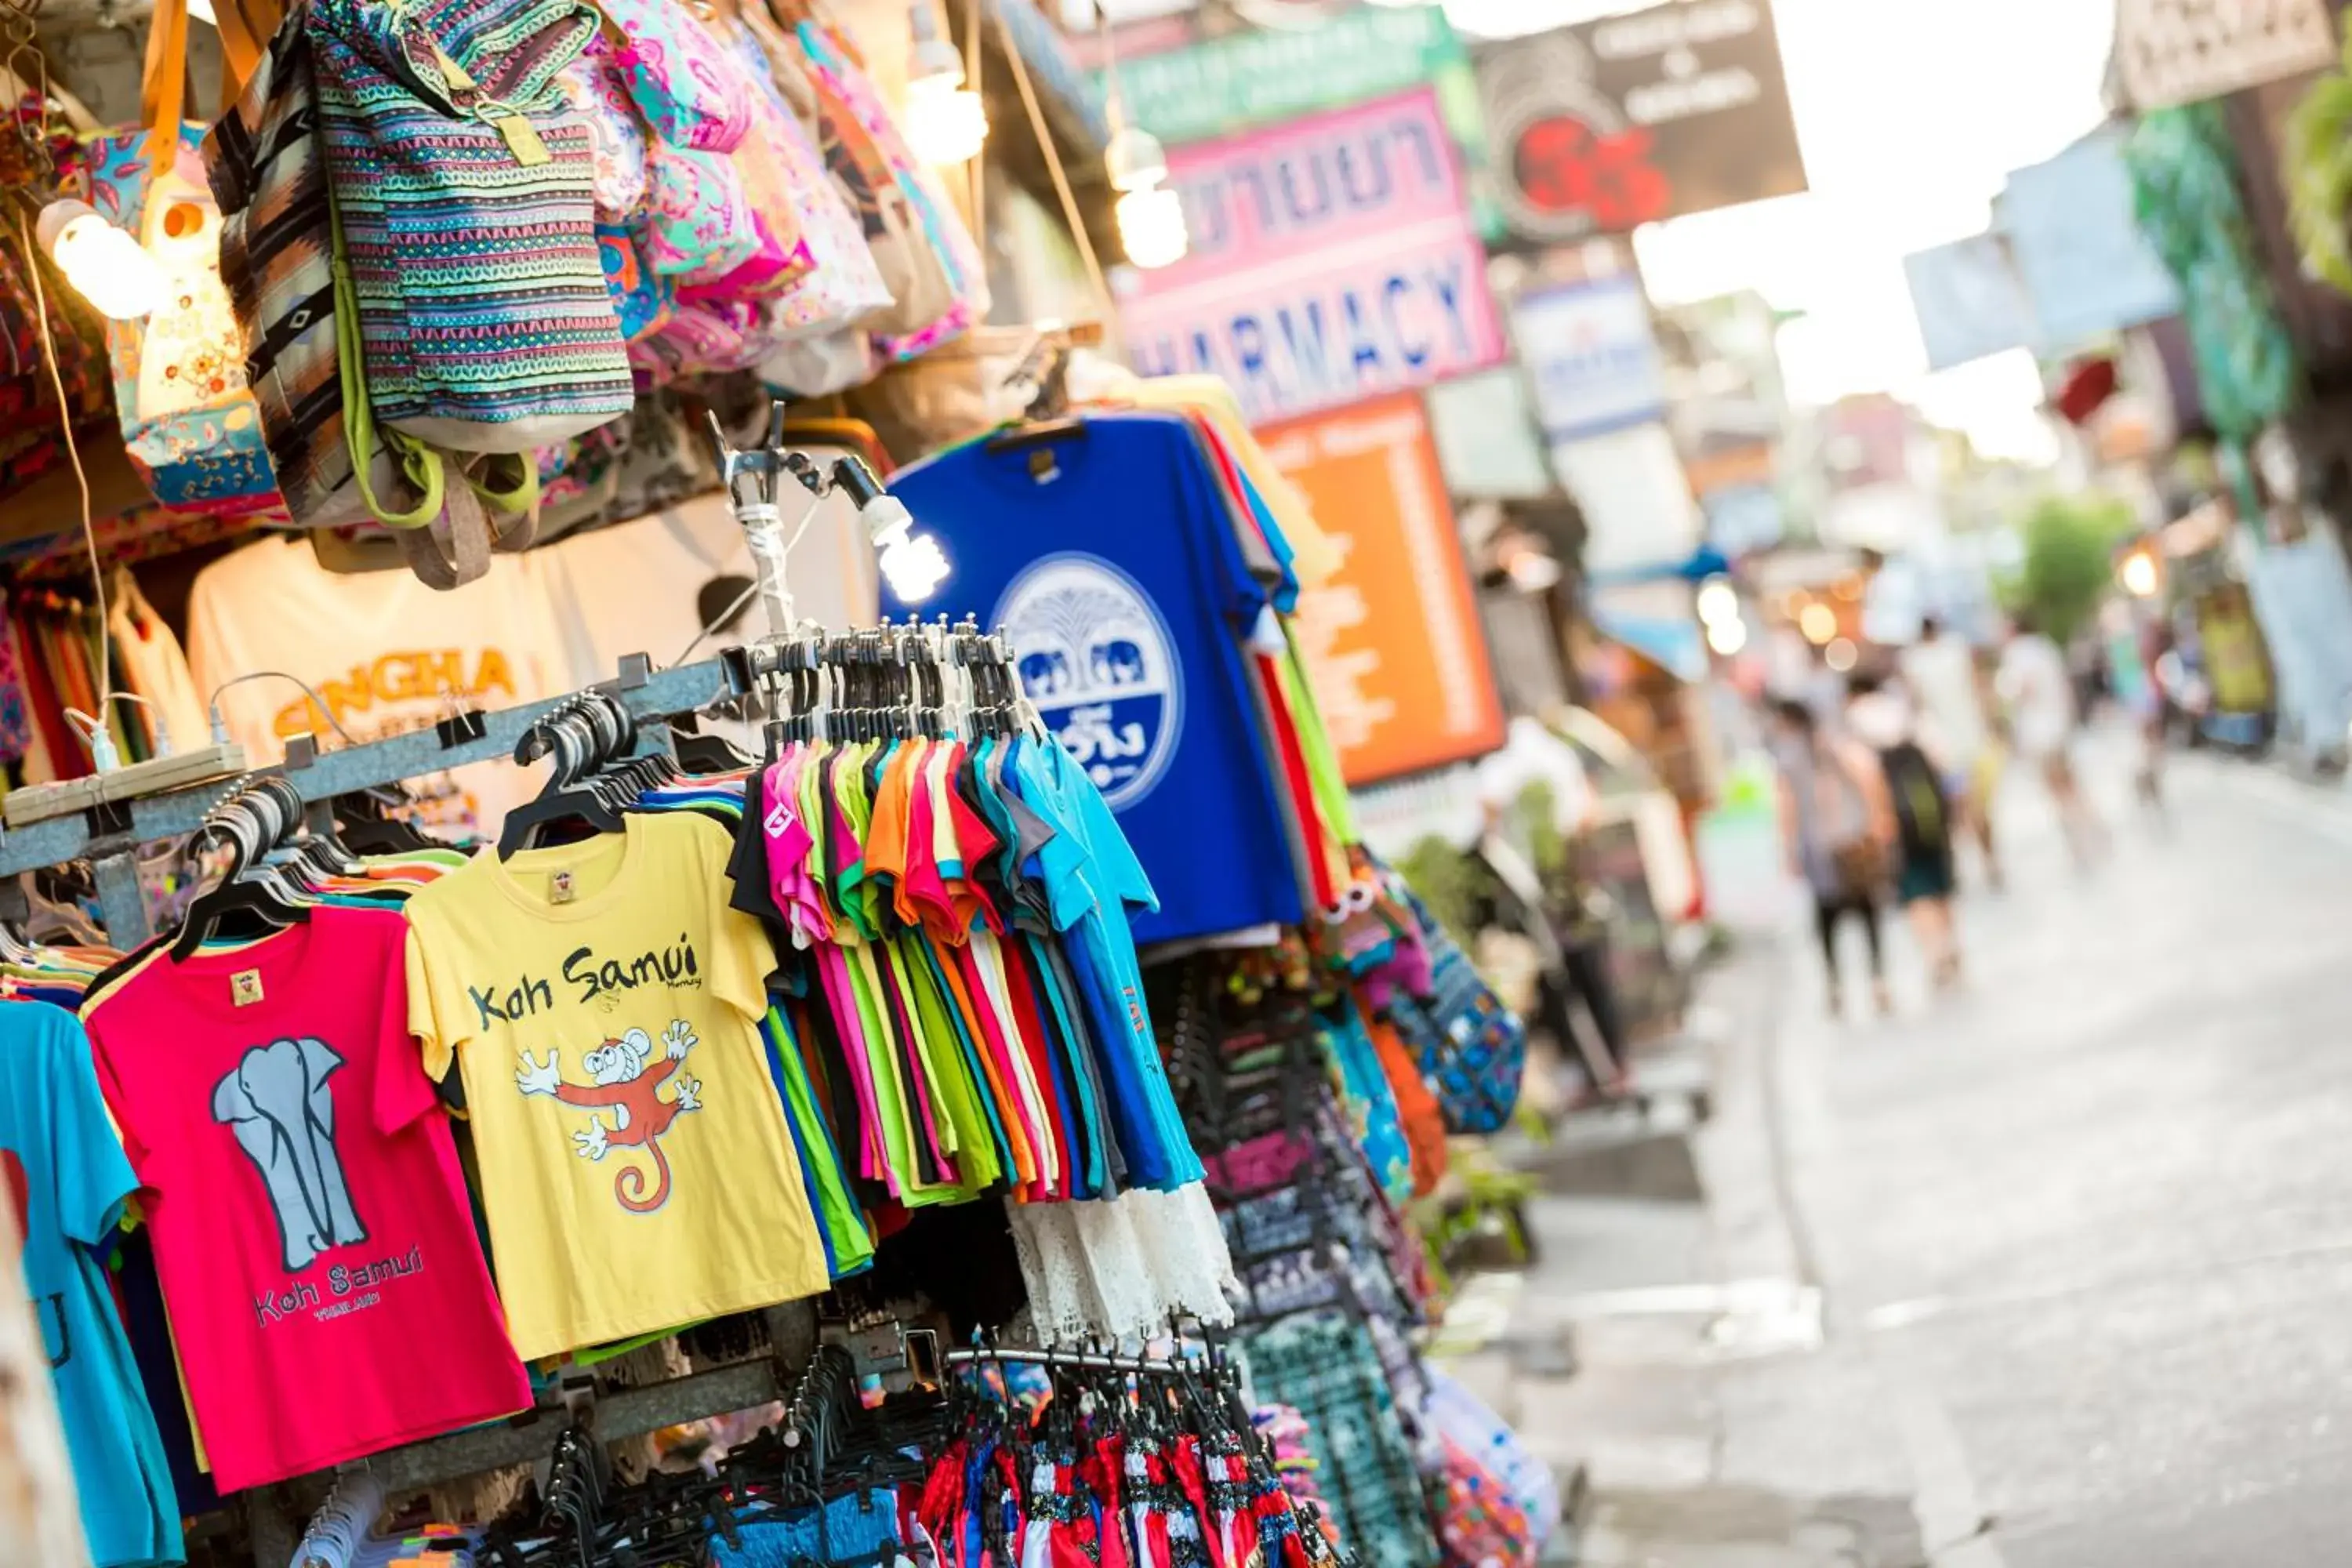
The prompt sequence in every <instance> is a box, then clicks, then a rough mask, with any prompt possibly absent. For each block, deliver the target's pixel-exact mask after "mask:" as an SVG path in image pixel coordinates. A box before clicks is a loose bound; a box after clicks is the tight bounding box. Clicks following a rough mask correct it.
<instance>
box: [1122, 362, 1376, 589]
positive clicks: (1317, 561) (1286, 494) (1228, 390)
mask: <svg viewBox="0 0 2352 1568" xmlns="http://www.w3.org/2000/svg"><path fill="white" fill-rule="evenodd" d="M1124 395H1125V396H1127V397H1129V398H1130V399H1131V400H1132V401H1133V402H1134V403H1135V405H1136V406H1137V407H1139V408H1157V409H1162V410H1168V409H1188V410H1190V411H1192V413H1195V414H1198V415H1200V416H1202V417H1203V418H1205V419H1206V420H1208V422H1209V423H1210V424H1211V425H1212V426H1214V427H1215V429H1216V432H1217V434H1218V435H1219V436H1220V437H1223V439H1224V443H1225V449H1226V450H1227V451H1229V452H1231V453H1232V454H1233V457H1234V463H1235V464H1236V465H1238V466H1239V467H1240V468H1241V470H1242V472H1243V473H1244V474H1246V475H1248V476H1249V482H1250V484H1251V485H1252V487H1253V488H1255V489H1256V491H1257V494H1258V499H1259V500H1262V501H1264V502H1265V509H1266V510H1267V511H1268V512H1270V513H1272V514H1273V517H1274V521H1275V526H1276V527H1277V528H1279V529H1281V530H1282V534H1283V537H1284V538H1285V539H1286V540H1288V541H1289V542H1290V554H1291V561H1290V572H1291V575H1292V576H1294V577H1297V579H1298V585H1299V586H1300V587H1302V588H1312V587H1315V586H1317V585H1318V584H1323V583H1328V582H1329V581H1330V580H1331V578H1332V577H1333V576H1334V575H1335V574H1337V573H1338V572H1339V547H1338V546H1337V545H1335V544H1333V543H1332V542H1331V536H1330V535H1329V534H1328V533H1326V532H1324V531H1323V530H1322V528H1321V527H1320V526H1319V525H1318V523H1317V522H1316V521H1315V512H1314V510H1313V509H1312V508H1310V507H1309V506H1308V505H1307V497H1306V495H1305V494H1304V493H1303V492H1302V491H1301V490H1300V489H1299V488H1298V487H1297V485H1295V484H1292V483H1291V482H1290V479H1289V477H1288V476H1287V475H1286V474H1284V473H1283V471H1282V470H1281V469H1280V468H1276V467H1275V466H1274V459H1273V458H1269V457H1267V456H1266V455H1265V447H1261V446H1259V445H1258V442H1257V437H1255V436H1253V435H1251V434H1250V427H1249V423H1248V421H1246V420H1244V418H1243V417H1242V405H1241V400H1240V399H1239V398H1237V397H1235V396H1234V389H1233V388H1232V387H1230V386H1227V385H1226V384H1225V383H1224V380H1223V377H1220V376H1214V375H1156V376H1147V377H1144V378H1142V379H1141V380H1139V381H1138V382H1137V383H1136V384H1135V385H1134V386H1133V387H1132V388H1130V389H1129V390H1128V391H1127V392H1126V393H1125V394H1124Z"/></svg>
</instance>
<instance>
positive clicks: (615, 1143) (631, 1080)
mask: <svg viewBox="0 0 2352 1568" xmlns="http://www.w3.org/2000/svg"><path fill="white" fill-rule="evenodd" d="M694 1044H695V1036H694V1030H693V1028H692V1027H691V1026H689V1025H688V1023H687V1022H686V1020H685V1019H683V1018H677V1019H673V1020H672V1021H671V1023H670V1026H669V1027H668V1028H667V1029H666V1030H665V1031H663V1033H662V1047H663V1051H662V1057H661V1059H659V1060H657V1061H652V1062H650V1064H649V1063H648V1058H651V1057H652V1056H653V1054H654V1042H653V1037H651V1036H650V1035H648V1034H646V1032H645V1031H644V1030H643V1029H631V1030H630V1031H629V1032H628V1033H626V1034H625V1035H623V1036H622V1037H620V1038H619V1039H617V1040H614V1039H608V1040H606V1041H605V1042H604V1044H603V1045H601V1046H599V1047H596V1048H595V1049H593V1050H592V1051H590V1052H589V1053H588V1054H587V1055H586V1056H585V1057H583V1058H582V1065H583V1066H584V1067H585V1068H587V1069H588V1077H589V1079H590V1081H589V1082H587V1083H584V1084H578V1083H566V1082H565V1081H564V1080H563V1073H562V1068H561V1067H560V1066H559V1065H558V1062H557V1058H558V1057H559V1056H560V1054H561V1053H560V1052H559V1051H557V1050H556V1049H555V1047H549V1048H548V1052H547V1060H546V1061H544V1062H541V1061H538V1060H536V1059H535V1058H533V1057H532V1055H531V1053H530V1052H529V1051H525V1052H523V1053H522V1067H521V1068H520V1070H518V1071H517V1072H516V1073H515V1086H516V1087H517V1088H519V1089H521V1090H522V1092H523V1093H525V1094H544V1095H550V1096H552V1097H553V1098H554V1099H555V1100H559V1101H561V1102H562V1103H563V1104H565V1105H569V1106H572V1107H573V1108H574V1109H576V1110H585V1111H587V1112H588V1125H587V1127H586V1128H584V1129H583V1130H582V1131H577V1132H574V1133H573V1134H572V1142H573V1143H574V1144H576V1145H577V1146H578V1148H579V1153H580V1157H581V1158H582V1159H583V1160H602V1159H603V1158H604V1156H605V1155H607V1154H609V1153H611V1152H613V1151H614V1150H615V1149H643V1150H645V1151H646V1152H647V1153H648V1154H651V1155H652V1156H653V1160H654V1180H653V1183H652V1187H653V1190H652V1191H651V1192H648V1191H646V1173H645V1172H644V1171H642V1170H640V1169H638V1168H637V1167H636V1166H635V1165H630V1166H627V1167H625V1169H623V1170H622V1172H621V1173H620V1174H619V1175H617V1176H614V1178H613V1195H614V1197H615V1198H617V1199H619V1200H620V1204H621V1206H622V1207H623V1208H625V1209H627V1210H628V1211H629V1212H630V1213H631V1214H651V1213H653V1212H654V1211H655V1210H656V1209H657V1208H659V1207H661V1206H662V1205H664V1204H666V1203H667V1202H668V1201H669V1156H668V1155H667V1154H665V1153H663V1152H662V1147H661V1142H660V1139H661V1135H662V1134H663V1133H665V1132H667V1131H669V1130H670V1124H671V1123H672V1122H674V1121H677V1119H678V1118H679V1117H681V1116H683V1115H685V1114H686V1113H687V1112H688V1111H689V1110H701V1109H702V1085H701V1084H700V1083H699V1082H698V1081H697V1080H696V1079H691V1078H688V1077H686V1076H684V1075H683V1074H680V1073H679V1072H678V1068H679V1066H680V1065H681V1064H683V1063H684V1062H685V1060H686V1053H687V1052H688V1051H689V1050H691V1049H693V1047H694ZM673 1077H675V1078H676V1079H677V1082H676V1084H675V1085H674V1086H673V1087H674V1089H675V1090H676V1092H675V1094H674V1095H673V1096H672V1098H670V1099H668V1100H664V1099H662V1098H661V1095H660V1093H659V1092H658V1091H659V1090H660V1089H661V1086H662V1085H663V1084H664V1083H667V1082H669V1081H670V1079H672V1078H673ZM606 1110H610V1111H611V1112H612V1113H613V1124H612V1126H611V1127H610V1128H607V1127H606V1126H605V1125H604V1114H603V1113H604V1111H606Z"/></svg>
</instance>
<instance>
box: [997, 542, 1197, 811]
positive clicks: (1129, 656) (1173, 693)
mask: <svg viewBox="0 0 2352 1568" xmlns="http://www.w3.org/2000/svg"><path fill="white" fill-rule="evenodd" d="M990 619H991V620H992V621H993V622H994V623H995V624H996V625H998V626H1003V628H1004V635H1005V636H1006V637H1009V638H1011V639H1012V642H1013V657H1014V662H1015V665H1016V667H1017V668H1019V670H1020V672H1021V687H1022V689H1023V690H1024V691H1026V692H1027V693H1028V694H1029V700H1030V701H1032V702H1034V703H1035V704H1036V706H1037V711H1038V712H1039V713H1040V714H1042V715H1043V716H1044V718H1045V722H1046V724H1047V725H1048V726H1049V727H1050V728H1051V729H1052V730H1053V731H1054V734H1055V739H1057V740H1059V741H1060V742H1062V748H1063V750H1065V751H1066V752H1069V753H1070V755H1071V756H1073V757H1075V758H1076V759H1077V762H1078V765H1079V766H1081V767H1083V768H1085V769H1086V770H1087V777H1089V778H1091V779H1093V780H1094V782H1095V787H1096V788H1097V789H1099V790H1101V791H1102V793H1103V799H1104V800H1106V801H1108V803H1109V804H1110V805H1111V807H1112V809H1114V810H1120V809H1124V808H1125V807H1127V806H1130V805H1134V804H1135V803H1136V802H1138V801H1139V800H1141V799H1142V798H1143V797H1144V796H1146V795H1150V793H1151V790H1152V787H1153V786H1154V785H1156V784H1159V782H1160V774H1161V773H1165V772H1166V771H1167V769H1168V763H1169V759H1171V757H1173V756H1174V755H1175V754H1176V742H1177V740H1178V738H1179V736H1180V735H1181V733H1182V731H1183V725H1184V672H1183V669H1182V668H1181V666H1180V665H1179V664H1178V663H1177V660H1176V643H1175V639H1174V638H1173V637H1170V636H1169V634H1168V623H1167V621H1165V620H1164V619H1162V618H1161V616H1160V607H1159V606H1158V605H1154V604H1153V603H1152V602H1151V599H1150V595H1147V594H1145V593H1144V591H1143V588H1142V586H1141V584H1138V583H1137V582H1136V580H1135V579H1134V578H1132V577H1130V576H1129V575H1128V574H1126V573H1124V572H1122V571H1120V570H1119V569H1118V567H1116V566H1114V565H1112V564H1111V563H1109V562H1108V561H1104V560H1102V559H1100V558H1098V557H1097V556H1093V555H1087V554H1083V553H1081V552H1076V551H1070V552H1065V553H1063V554H1059V555H1048V556H1046V557H1045V559H1044V560H1042V561H1039V562H1037V563H1035V564H1034V565H1033V566H1031V567H1030V568H1029V569H1028V570H1027V571H1025V572H1024V573H1022V574H1021V575H1020V576H1018V577H1015V578H1014V579H1013V582H1012V584H1011V585H1010V586H1008V587H1007V588H1006V589H1005V590H1004V594H1003V597H1002V598H1000V599H998V600H997V602H996V613H995V614H994V615H993V616H991V617H990Z"/></svg>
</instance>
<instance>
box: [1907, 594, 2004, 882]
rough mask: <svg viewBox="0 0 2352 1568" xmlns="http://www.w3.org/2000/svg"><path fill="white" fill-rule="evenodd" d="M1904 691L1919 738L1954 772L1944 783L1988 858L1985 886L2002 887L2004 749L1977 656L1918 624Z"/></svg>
mask: <svg viewBox="0 0 2352 1568" xmlns="http://www.w3.org/2000/svg"><path fill="white" fill-rule="evenodd" d="M1900 668H1901V670H1902V673H1903V684H1904V687H1905V688H1906V689H1907V690H1908V691H1909V692H1910V693H1911V700H1912V701H1913V702H1914V703H1916V705H1917V715H1918V719H1919V724H1918V730H1919V732H1920V733H1921V734H1923V735H1925V736H1927V738H1928V739H1930V740H1931V741H1932V742H1934V743H1935V747H1936V750H1937V752H1938V754H1940V755H1941V756H1942V758H1943V760H1944V762H1945V764H1946V766H1947V768H1948V770H1949V771H1948V773H1947V775H1946V777H1945V780H1944V786H1945V792H1946V795H1947V798H1948V799H1949V800H1950V801H1951V802H1952V805H1953V816H1954V817H1955V818H1956V820H1957V822H1958V826H1961V827H1962V828H1964V829H1965V830H1967V831H1968V832H1969V834H1971V835H1973V836H1974V837H1975V838H1976V841H1977V848H1978V850H1979V852H1980V853H1982V855H1983V856H1984V865H1985V880H1986V881H1987V882H1989V883H1990V884H1991V885H1992V886H1993V887H1995V888H1999V887H2000V852H1999V850H1998V849H1997V848H1996V847H1995V846H1994V843H1993V836H1992V797H1993V791H1994V789H1995V788H1996V787H1997V786H1998V785H1999V784H2000V763H2001V757H2000V742H1999V741H1998V740H1996V739H1995V738H1994V735H1993V732H1992V722H1991V721H1990V719H1989V718H1988V717H1987V716H1986V713H1985V700H1984V681H1983V679H1982V677H1981V676H1980V675H1979V672H1978V669H1977V650H1976V649H1975V648H1974V647H1971V646H1970V645H1969V642H1968V641H1967V639H1965V638H1962V637H1946V636H1945V635H1944V628H1943V626H1942V624H1941V623H1940V622H1938V621H1937V619H1936V617H1935V616H1926V617H1924V618H1923V619H1922V620H1921V621H1920V623H1919V640H1918V641H1916V642H1915V643H1913V644H1912V645H1911V646H1910V647H1907V648H1906V649H1904V650H1903V654H1902V659H1901V664H1900Z"/></svg>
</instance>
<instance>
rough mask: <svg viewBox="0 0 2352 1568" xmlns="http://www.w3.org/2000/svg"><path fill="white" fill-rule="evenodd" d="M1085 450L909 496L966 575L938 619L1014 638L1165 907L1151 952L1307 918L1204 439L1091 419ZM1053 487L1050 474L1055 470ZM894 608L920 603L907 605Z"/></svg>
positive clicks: (1030, 450)
mask: <svg viewBox="0 0 2352 1568" xmlns="http://www.w3.org/2000/svg"><path fill="white" fill-rule="evenodd" d="M1084 428H1085V431H1086V434H1085V435H1084V436H1082V437H1081V436H1077V435H1070V436H1066V437H1059V438H1056V439H1054V440H1052V441H1050V442H1045V443H1038V444H1030V445H1025V446H1019V447H1007V448H1005V449H1003V450H992V449H991V448H990V447H989V445H988V443H987V442H986V441H975V442H972V443H971V444H970V445H969V446H965V447H958V448H956V449H955V450H952V451H949V452H942V453H940V454H939V455H938V456H937V457H934V458H929V459H927V460H925V461H924V462H921V463H919V464H916V465H915V466H914V467H912V468H907V469H904V470H902V471H901V472H900V473H899V474H898V476H897V477H896V478H895V479H893V480H892V481H891V489H893V490H894V491H895V492H896V493H897V494H898V497H899V498H900V499H901V500H904V501H905V502H906V503H907V505H908V508H909V509H910V510H912V511H913V512H914V515H915V525H916V528H917V529H918V531H929V532H931V533H934V534H937V535H938V536H939V539H940V544H941V546H942V547H943V548H944V549H945V551H946V552H947V556H948V560H949V562H950V565H951V567H952V569H953V574H952V575H951V576H950V577H949V579H948V581H947V583H946V584H945V585H944V586H943V587H942V589H941V590H940V594H939V595H938V596H937V598H936V599H935V600H932V601H929V602H927V603H925V604H924V605H920V606H919V608H920V610H921V611H922V612H923V613H924V614H926V615H931V614H937V613H939V612H940V611H945V612H947V613H948V614H950V615H962V614H967V613H969V614H971V615H975V616H979V617H980V618H981V620H982V623H983V624H984V625H987V626H1002V627H1003V630H1004V631H1005V632H1006V634H1007V635H1008V636H1009V637H1011V638H1012V641H1013V647H1014V649H1015V652H1016V657H1017V659H1018V663H1019V667H1020V673H1021V681H1022V686H1023V689H1024V690H1026V691H1027V693H1028V694H1029V698H1030V700H1032V701H1033V702H1034V703H1035V704H1036V706H1037V708H1038V710H1039V711H1040V712H1041V713H1043V714H1044V716H1045V722H1046V723H1047V724H1048V725H1050V726H1051V727H1052V728H1053V731H1054V732H1055V735H1056V736H1057V737H1058V738H1059V739H1060V741H1061V742H1062V744H1063V746H1064V747H1065V748H1066V750H1067V751H1068V752H1070V754H1071V755H1072V756H1073V757H1075V758H1076V760H1077V762H1078V763H1080V765H1082V766H1083V767H1084V768H1085V769H1086V770H1087V776H1088V777H1089V778H1091V779H1092V780H1093V781H1094V783H1095V784H1096V786H1097V788H1098V789H1099V790H1100V791H1101V792H1102V794H1103V796H1104V798H1105V799H1106V800H1107V801H1108V803H1109V805H1110V807H1111V809H1112V810H1113V811H1114V812H1115V813H1117V815H1118V825H1119V826H1120V827H1121V828H1122V829H1123V830H1124V831H1125V833H1126V836H1127V837H1128V839H1129V842H1130V843H1132V844H1133V845H1134V847H1135V853H1136V855H1137V856H1138V857H1139V858H1140V859H1141V861H1142V863H1143V866H1144V868H1145V870H1146V871H1148V872H1149V873H1150V879H1151V884H1152V886H1153V887H1154V888H1155V889H1158V891H1159V894H1160V908H1159V909H1158V910H1157V911H1144V912H1139V913H1138V914H1137V915H1136V916H1135V921H1134V925H1135V937H1136V940H1137V941H1138V942H1145V943H1150V942H1168V941H1172V940H1175V939H1178V938H1181V937H1197V936H1206V935H1209V934H1211V933H1213V932H1216V931H1234V930H1238V929H1240V928H1242V927H1245V926H1253V925H1260V924H1264V923H1265V922H1268V921H1280V922H1283V923H1286V924H1287V923H1295V922H1296V921H1298V920H1300V919H1301V918H1302V917H1303V913H1304V910H1303V905H1302V903H1301V900H1300V898H1299V891H1298V882H1297V877H1296V876H1295V875H1294V874H1293V873H1292V869H1291V859H1290V854H1289V850H1288V848H1287V847H1286V840H1285V838H1284V835H1283V826H1282V817H1281V816H1280V813H1281V810H1282V806H1281V796H1280V795H1279V793H1278V782H1279V780H1280V777H1281V775H1280V773H1278V771H1277V770H1276V764H1275V762H1274V760H1273V757H1272V755H1271V753H1270V752H1269V750H1268V748H1267V744H1266V742H1265V735H1264V730H1263V726H1262V724H1261V722H1260V719H1259V712H1258V706H1257V701H1256V699H1255V697H1254V696H1253V695H1252V693H1251V689H1250V686H1249V680H1248V674H1247V670H1246V668H1245V666H1244V663H1243V660H1242V651H1241V647H1242V642H1243V639H1244V637H1247V636H1248V634H1249V632H1250V629H1251V627H1252V626H1254V625H1255V622H1256V619H1257V616H1258V615H1259V613H1260V612H1261V611H1262V610H1263V609H1264V608H1265V603H1266V597H1265V587H1264V586H1263V585H1262V584H1259V583H1258V582H1256V581H1255V579H1254V578H1253V577H1252V576H1251V574H1250V572H1249V569H1248V565H1247V563H1246V562H1245V561H1244V560H1243V558H1242V554H1241V550H1240V546H1239V544H1238V542H1237V541H1236V540H1235V539H1234V526H1233V524H1234V520H1233V515H1232V513H1231V511H1230V510H1228V507H1227V500H1226V496H1225V492H1224V491H1223V489H1222V487H1221V486H1220V485H1219V483H1218V480H1217V479H1216V476H1215V475H1214V473H1213V471H1212V470H1211V469H1210V468H1209V459H1208V458H1207V456H1206V454H1204V453H1203V452H1202V450H1201V449H1200V447H1199V445H1198V443H1197V439H1196V437H1195V436H1194V434H1193V431H1192V426H1189V425H1188V424H1186V423H1185V421H1184V420H1182V419H1181V418H1179V417H1175V416H1169V415H1162V414H1140V413H1122V414H1108V415H1095V416H1089V417H1088V418H1087V420H1086V421H1085V426H1084ZM1041 475H1045V476H1050V477H1045V478H1041V477H1039V476H1041ZM884 598H885V601H886V604H885V607H886V608H887V609H890V610H893V611H898V610H903V609H908V608H915V607H917V606H908V605H902V604H898V603H896V602H895V601H893V599H892V596H891V595H889V593H888V592H887V585H886V588H885V593H884Z"/></svg>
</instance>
